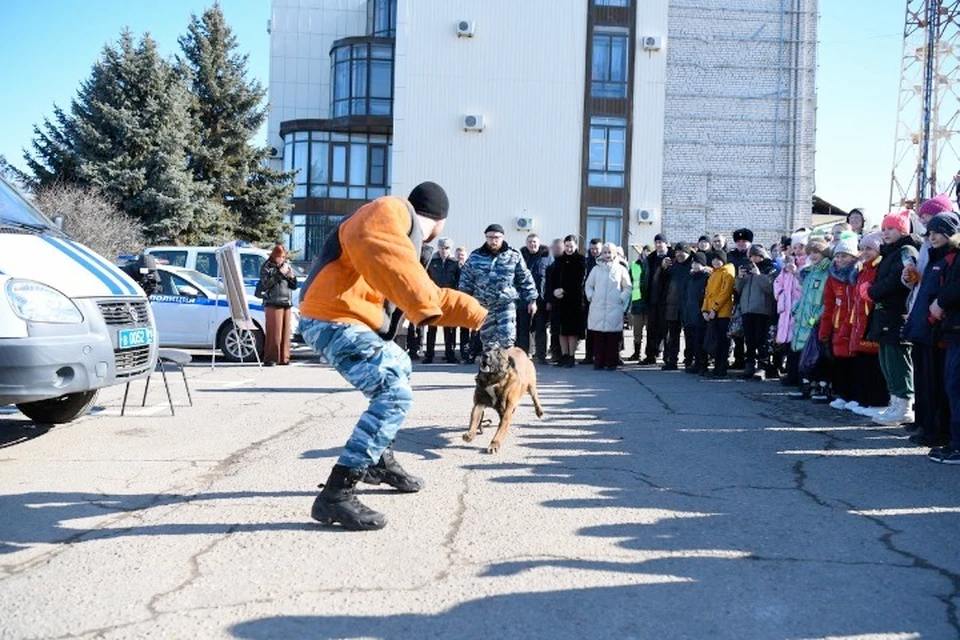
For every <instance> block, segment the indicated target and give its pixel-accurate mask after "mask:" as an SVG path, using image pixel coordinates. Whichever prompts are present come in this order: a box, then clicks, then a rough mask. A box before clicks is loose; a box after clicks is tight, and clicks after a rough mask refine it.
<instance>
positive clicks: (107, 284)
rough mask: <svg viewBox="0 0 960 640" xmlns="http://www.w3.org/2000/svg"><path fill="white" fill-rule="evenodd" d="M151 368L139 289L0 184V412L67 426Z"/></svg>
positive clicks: (149, 330) (152, 338)
mask: <svg viewBox="0 0 960 640" xmlns="http://www.w3.org/2000/svg"><path fill="white" fill-rule="evenodd" d="M156 360H157V344H156V329H155V326H154V322H153V312H152V311H151V309H150V305H149V304H148V303H147V299H146V296H145V295H144V292H143V290H142V289H141V288H140V287H139V286H138V285H137V284H136V283H135V282H133V280H131V279H130V278H129V277H128V276H127V275H126V274H124V273H123V272H122V271H120V270H119V269H118V268H116V267H115V266H113V265H112V264H110V262H108V261H107V260H106V259H104V258H103V257H101V256H100V255H98V254H96V253H94V252H93V251H91V250H90V249H88V248H87V247H85V246H83V245H82V244H80V243H78V242H74V241H72V240H71V239H70V238H69V237H67V236H66V235H65V234H64V233H63V232H61V231H60V230H59V229H57V227H56V225H54V224H53V223H52V222H51V221H50V220H49V219H47V218H46V217H45V216H44V215H43V214H42V213H40V211H38V210H37V209H36V208H35V207H34V206H33V205H32V204H31V203H30V202H29V201H28V200H26V199H25V198H24V197H23V196H21V195H20V193H19V192H17V190H16V189H15V188H14V187H13V186H12V185H10V184H9V183H8V182H6V181H5V180H3V179H2V178H0V406H4V405H9V404H16V405H17V408H18V409H20V411H21V412H23V413H24V414H25V415H26V416H27V417H29V418H31V419H32V420H34V421H36V422H41V423H62V422H69V421H71V420H74V419H76V418H78V417H80V416H81V415H83V414H84V413H86V411H87V410H88V409H89V407H90V405H92V404H93V402H94V400H95V399H96V395H97V390H98V389H100V388H102V387H107V386H110V385H114V384H120V383H124V382H127V381H128V380H133V379H137V378H143V377H146V376H147V375H148V374H149V373H150V372H151V371H152V370H153V368H154V366H155V365H156Z"/></svg>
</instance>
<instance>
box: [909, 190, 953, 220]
mask: <svg viewBox="0 0 960 640" xmlns="http://www.w3.org/2000/svg"><path fill="white" fill-rule="evenodd" d="M946 211H953V202H952V201H951V200H950V196H949V195H947V194H946V193H941V194H940V195H938V196H937V197H936V198H930V199H929V200H926V201H924V202H923V204H921V205H920V208H919V209H917V215H918V216H921V217H925V216H935V215H937V214H938V213H944V212H946Z"/></svg>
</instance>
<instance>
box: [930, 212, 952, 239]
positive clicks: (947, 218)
mask: <svg viewBox="0 0 960 640" xmlns="http://www.w3.org/2000/svg"><path fill="white" fill-rule="evenodd" d="M957 231H960V218H958V217H957V214H955V213H950V212H947V213H938V214H937V215H935V216H933V218H931V219H930V222H928V223H927V233H930V232H933V233H939V234H941V235H944V236H947V237H948V238H949V237H950V236H952V235H953V234H955V233H957Z"/></svg>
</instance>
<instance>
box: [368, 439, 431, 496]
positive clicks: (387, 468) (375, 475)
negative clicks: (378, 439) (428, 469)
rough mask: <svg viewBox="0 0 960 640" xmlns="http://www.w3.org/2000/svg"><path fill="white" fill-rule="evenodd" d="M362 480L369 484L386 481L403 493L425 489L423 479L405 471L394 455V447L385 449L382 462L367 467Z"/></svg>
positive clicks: (381, 458) (381, 457)
mask: <svg viewBox="0 0 960 640" xmlns="http://www.w3.org/2000/svg"><path fill="white" fill-rule="evenodd" d="M361 481H362V482H366V483H367V484H380V483H381V482H385V483H387V484H388V485H390V486H391V487H393V488H394V489H396V490H397V491H399V492H401V493H416V492H417V491H420V489H423V480H421V479H420V478H418V477H416V476H412V475H410V474H409V473H407V472H406V471H404V469H403V467H401V466H400V463H399V462H397V459H396V458H395V457H394V456H393V449H387V450H386V451H384V452H383V455H382V456H380V462H378V463H377V464H375V465H373V466H372V467H367V472H366V473H365V474H364V476H363V478H361Z"/></svg>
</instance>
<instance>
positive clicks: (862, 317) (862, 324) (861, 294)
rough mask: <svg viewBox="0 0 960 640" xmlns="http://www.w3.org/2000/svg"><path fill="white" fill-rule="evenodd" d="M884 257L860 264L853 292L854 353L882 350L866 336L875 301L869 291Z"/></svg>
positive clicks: (852, 342)
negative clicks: (871, 298)
mask: <svg viewBox="0 0 960 640" xmlns="http://www.w3.org/2000/svg"><path fill="white" fill-rule="evenodd" d="M880 260H882V258H877V259H876V260H874V261H873V262H871V263H869V264H867V263H864V264H863V265H861V266H860V275H858V276H857V284H856V285H855V287H854V292H853V309H852V316H853V317H852V320H853V321H852V324H853V326H852V330H851V332H850V350H851V351H852V352H853V353H866V354H876V353H879V352H880V345H879V344H877V343H876V342H870V341H868V340H866V339H865V338H864V336H865V335H866V334H867V326H868V325H869V323H870V314H872V313H873V301H872V300H870V296H869V295H868V294H867V292H868V291H869V290H870V287H871V286H872V285H873V281H874V280H876V278H877V265H879V264H880Z"/></svg>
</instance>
